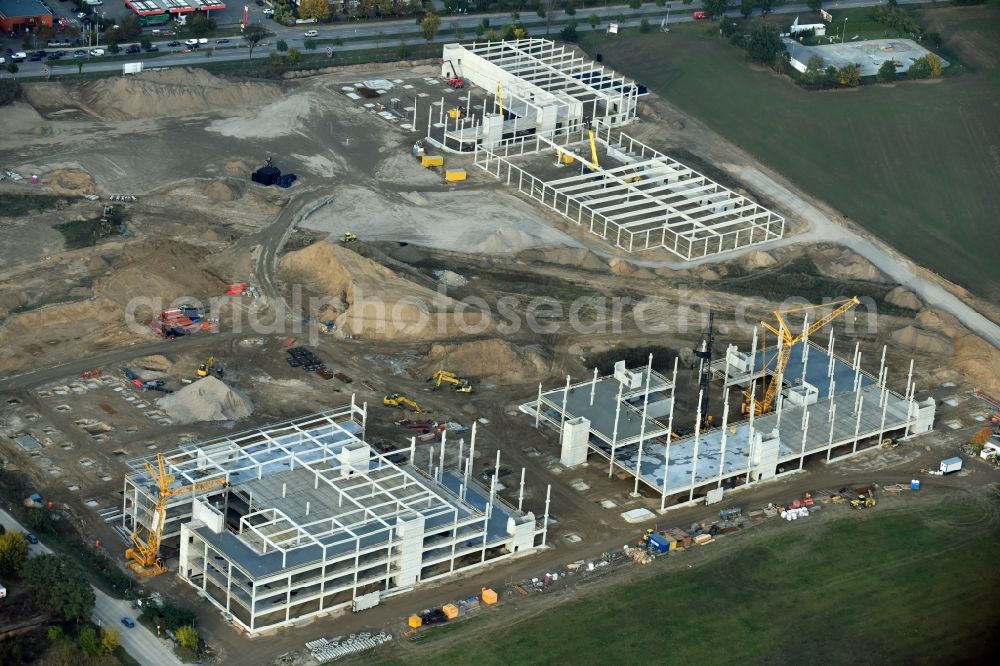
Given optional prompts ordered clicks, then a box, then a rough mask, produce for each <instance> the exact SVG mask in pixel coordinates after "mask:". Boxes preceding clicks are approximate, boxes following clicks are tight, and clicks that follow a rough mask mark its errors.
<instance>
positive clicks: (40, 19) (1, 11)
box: [0, 0, 52, 32]
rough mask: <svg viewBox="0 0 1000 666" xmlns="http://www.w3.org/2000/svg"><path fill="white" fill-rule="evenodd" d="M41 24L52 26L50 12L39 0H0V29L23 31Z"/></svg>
mask: <svg viewBox="0 0 1000 666" xmlns="http://www.w3.org/2000/svg"><path fill="white" fill-rule="evenodd" d="M43 25H44V26H48V27H50V28H51V27H52V12H50V11H49V10H48V8H47V7H46V6H45V5H43V4H42V2H41V0H0V30H3V31H4V32H23V31H25V30H28V29H33V28H35V27H36V26H43Z"/></svg>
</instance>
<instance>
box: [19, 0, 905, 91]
mask: <svg viewBox="0 0 1000 666" xmlns="http://www.w3.org/2000/svg"><path fill="white" fill-rule="evenodd" d="M921 2H922V0H899V3H900V4H920V3H921ZM672 4H673V5H674V7H673V11H672V12H671V14H670V23H687V22H690V21H693V20H694V19H693V18H692V16H691V14H692V12H693V11H694V10H695V9H698V8H699V7H700V2H693V3H692V4H691V5H682V4H681V3H679V2H674V3H672ZM878 4H881V0H843V1H842V2H835V3H833V4H831V5H826V6H825V7H826V9H827V10H829V11H831V12H836V11H837V10H838V9H848V8H856V7H867V6H872V5H878ZM591 13H594V14H597V16H598V17H600V18H601V19H602V22H601V23H600V24H598V26H597V28H596V29H597V30H606V29H607V20H606V19H607V18H608V17H614V16H617V15H619V14H622V13H625V14H626V15H628V16H629V17H636V18H629V19H628V20H626V21H625V23H624V26H636V25H638V24H639V22H640V20H641V18H642V17H648V18H650V19H658V18H661V17H663V16H665V15H666V9H665V8H664V7H657V6H656V5H654V4H649V5H644V6H643V7H642V8H640V9H638V10H633V9H630V8H628V7H626V6H621V5H619V6H613V7H608V8H606V9H605V8H594V9H593V10H585V11H582V12H581V13H578V14H577V15H576V16H574V17H570V16H566V15H565V14H564V13H563V12H557V14H556V16H555V17H554V18H553V22H552V34H553V35H556V34H558V32H559V30H560V29H561V27H562V25H563V24H565V23H566V22H567V21H568V20H569V19H571V18H572V19H575V20H577V21H578V25H577V30H579V31H585V30H591V29H592V28H591V26H590V23H588V22H587V20H586V19H587V17H589V16H590V14H591ZM774 13H775V14H805V15H811V10H810V9H809V8H808V7H807V6H806V5H805V4H803V3H796V4H792V5H784V6H781V7H778V8H777V9H775V10H774ZM728 15H730V16H738V15H739V12H737V11H735V10H734V11H730V12H728ZM484 18H488V19H490V23H491V25H496V26H500V25H503V24H505V23H509V22H510V14H474V15H461V16H444V17H442V21H441V28H440V31H439V34H438V36H437V37H436V38H435V39H434V40H433V41H434V43H441V44H443V43H447V42H454V41H455V36H454V29H453V26H454V25H457V26H458V27H460V28H462V29H463V30H464V31H465V32H466V37H467V38H470V37H472V29H473V28H475V26H477V25H479V24H480V23H481V22H482V20H483V19H484ZM522 19H523V20H524V21H525V23H526V25H528V26H529V32H530V33H532V34H534V35H535V36H543V32H542V31H543V30H544V24H542V23H538V22H540V21H542V19H539V18H538V17H537V16H536V15H535V14H534V13H530V15H529V13H527V12H526V13H525V14H524V15H523V16H522ZM653 22H654V23H655V22H656V21H653ZM264 25H266V26H267V28H268V29H269V30H271V31H273V32H274V33H275V36H274V37H269V38H268V39H267V40H265V41H266V44H267V45H266V46H264V45H262V46H258V47H257V48H255V49H254V59H257V58H266V57H267V56H268V54H270V53H271V52H273V51H275V48H274V43H275V42H276V41H277V40H278V39H283V40H285V41H286V42H287V43H288V45H289V46H290V47H294V48H298V49H300V50H302V49H304V46H303V45H304V42H305V38H304V37H303V36H302V34H303V33H304V32H305V31H306V30H309V29H315V30H318V31H319V37H317V39H321V40H322V39H336V38H338V37H339V38H342V39H351V38H358V37H371V38H372V39H360V40H358V41H349V42H347V43H345V44H344V45H343V46H337V47H334V50H335V51H336V52H338V53H342V52H349V51H358V50H364V49H372V48H377V47H378V46H383V47H384V46H388V45H394V44H398V43H399V42H400V41H403V42H405V43H407V44H410V45H417V44H425V43H426V41H425V40H424V39H423V38H421V37H406V38H403V39H400V38H399V37H396V35H405V34H408V33H409V34H412V33H415V32H417V31H418V30H419V29H418V28H417V26H416V25H415V23H414V21H413V20H412V19H400V20H394V21H380V22H353V21H352V22H344V23H335V24H332V25H326V26H317V25H309V24H306V25H299V26H293V27H286V26H282V25H280V24H278V23H275V22H273V21H267V22H265V23H264ZM833 27H834V28H836V27H837V22H836V21H834V26H833ZM378 35H381V37H379V38H378V39H376V36H378ZM173 39H176V38H164V39H162V40H157V41H155V42H154V43H155V44H157V45H158V46H159V47H160V54H159V55H157V56H156V57H151V58H144V59H143V62H144V64H145V66H146V67H175V66H190V67H194V66H198V65H200V64H203V63H205V62H218V61H229V60H243V59H246V58H247V56H248V53H247V49H246V48H245V45H244V44H243V42H242V40H241V39H240V38H239V37H229V38H227V39H229V42H228V43H227V44H224V45H216V44H215V40H209V41H210V43H209V44H208V45H207V48H201V49H198V50H196V51H191V52H188V53H185V52H184V51H185V49H186V47H184V46H180V47H168V46H167V45H166V44H167V43H168V42H169V41H172V40H173ZM181 41H183V40H181ZM321 48H325V46H324V47H321ZM55 50H63V51H67V52H68V54H67V55H69V54H71V53H72V52H73V51H74V50H75V49H55ZM206 53H211V55H210V56H209V55H206ZM306 53H308V51H306ZM123 62H128V61H127V60H109V59H102V58H100V57H90V56H88V57H87V61H86V64H85V65H84V71H85V72H103V71H118V70H120V69H121V66H122V63H123ZM45 68H49V69H50V72H51V75H52V76H59V75H60V74H76V73H77V65H76V63H74V62H72V58H70V59H69V60H66V59H64V60H59V61H50V62H46V61H43V62H24V63H21V65H20V71H19V72H18V76H40V75H41V74H42V73H43V71H44V69H45Z"/></svg>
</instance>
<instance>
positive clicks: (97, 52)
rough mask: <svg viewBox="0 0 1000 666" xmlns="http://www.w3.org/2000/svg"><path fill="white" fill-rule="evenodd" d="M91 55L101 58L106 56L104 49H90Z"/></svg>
mask: <svg viewBox="0 0 1000 666" xmlns="http://www.w3.org/2000/svg"><path fill="white" fill-rule="evenodd" d="M90 55H92V56H95V57H99V56H102V55H104V49H90Z"/></svg>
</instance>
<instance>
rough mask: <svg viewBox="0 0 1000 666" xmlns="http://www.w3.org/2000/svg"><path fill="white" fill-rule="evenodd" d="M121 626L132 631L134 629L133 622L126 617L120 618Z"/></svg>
mask: <svg viewBox="0 0 1000 666" xmlns="http://www.w3.org/2000/svg"><path fill="white" fill-rule="evenodd" d="M122 624H124V625H125V626H126V627H128V628H129V629H132V628H133V627H135V620H133V619H132V618H130V617H129V616H127V615H126V616H125V617H123V618H122Z"/></svg>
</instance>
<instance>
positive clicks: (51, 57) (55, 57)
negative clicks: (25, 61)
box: [45, 51, 63, 60]
mask: <svg viewBox="0 0 1000 666" xmlns="http://www.w3.org/2000/svg"><path fill="white" fill-rule="evenodd" d="M62 57H63V54H62V53H59V52H58V51H56V52H55V53H50V54H49V55H47V56H46V57H45V59H46V60H59V58H62Z"/></svg>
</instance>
